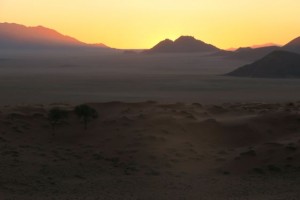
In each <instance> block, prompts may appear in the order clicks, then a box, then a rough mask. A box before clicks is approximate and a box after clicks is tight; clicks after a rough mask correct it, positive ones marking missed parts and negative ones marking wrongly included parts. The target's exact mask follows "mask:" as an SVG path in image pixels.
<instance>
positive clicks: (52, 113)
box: [48, 107, 68, 134]
mask: <svg viewBox="0 0 300 200" xmlns="http://www.w3.org/2000/svg"><path fill="white" fill-rule="evenodd" d="M67 117H68V112H67V111H66V110H62V109H61V108H58V107H55V108H52V109H51V110H49V112H48V120H49V121H50V124H51V126H52V130H53V134H54V133H55V130H56V128H57V126H58V125H60V124H61V123H62V122H63V120H64V119H65V118H67Z"/></svg>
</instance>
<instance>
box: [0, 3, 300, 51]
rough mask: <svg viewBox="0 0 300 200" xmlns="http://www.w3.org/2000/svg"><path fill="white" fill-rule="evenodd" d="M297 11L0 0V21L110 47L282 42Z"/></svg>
mask: <svg viewBox="0 0 300 200" xmlns="http://www.w3.org/2000/svg"><path fill="white" fill-rule="evenodd" d="M299 10H300V1H299V0H0V22H14V23H19V24H24V25H27V26H36V25H43V26H45V27H49V28H52V29H55V30H57V31H59V32H61V33H63V34H66V35H70V36H72V37H75V38H77V39H79V40H81V41H84V42H87V43H100V42H101V43H105V44H107V45H108V46H111V47H116V48H149V47H152V46H153V45H155V44H156V43H157V42H158V41H160V40H162V39H165V38H170V39H175V38H177V37H179V36H180V35H192V36H195V37H196V38H198V39H201V40H203V41H205V42H208V43H212V44H214V45H216V46H218V47H220V48H225V49H226V48H230V47H239V46H252V45H254V44H263V43H268V42H273V43H277V44H285V43H287V42H288V41H289V40H291V39H293V38H295V37H298V36H300V17H299Z"/></svg>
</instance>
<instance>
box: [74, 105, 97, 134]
mask: <svg viewBox="0 0 300 200" xmlns="http://www.w3.org/2000/svg"><path fill="white" fill-rule="evenodd" d="M74 111H75V113H76V115H77V116H78V117H79V119H80V120H81V121H82V122H83V124H84V129H85V130H86V129H87V125H88V123H89V122H90V121H92V120H93V119H96V118H97V117H98V113H97V111H96V110H95V109H94V108H92V107H90V106H88V105H85V104H83V105H79V106H76V107H75V110H74Z"/></svg>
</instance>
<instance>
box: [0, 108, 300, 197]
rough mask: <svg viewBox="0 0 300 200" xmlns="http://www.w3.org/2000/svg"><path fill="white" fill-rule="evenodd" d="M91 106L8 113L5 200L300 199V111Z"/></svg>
mask: <svg viewBox="0 0 300 200" xmlns="http://www.w3.org/2000/svg"><path fill="white" fill-rule="evenodd" d="M55 106H60V107H62V108H64V109H66V110H68V111H69V118H68V119H66V120H65V122H64V123H63V124H62V125H60V126H59V127H58V128H57V129H56V131H55V132H53V131H52V128H51V126H50V124H49V121H48V119H47V111H48V110H49V109H50V108H51V107H55ZM90 106H92V107H93V108H95V109H97V111H98V113H99V117H98V118H97V119H96V120H94V121H92V122H91V123H90V124H89V127H88V129H87V130H86V131H85V130H84V128H83V125H82V124H81V123H80V121H79V119H78V118H77V117H76V116H75V114H74V113H73V111H72V110H73V106H72V105H57V104H52V105H28V106H24V105H22V106H2V107H1V108H0V156H1V157H0V158H1V162H0V199H7V200H9V199H11V200H13V199H20V200H21V199H22V200H26V199H28V200H29V199H30V200H34V199H37V200H43V199H46V200H48V199H49V200H50V199H51V200H52V199H72V200H73V199H86V200H90V199H91V200H92V199H93V200H94V199H101V200H102V199H107V200H110V199H143V200H144V199H146V200H147V199H149V200H150V199H155V200H160V199H175V200H176V199H180V200H183V199H188V200H189V199H197V200H199V199H205V200H206V199H207V200H219V199H223V200H227V199H228V200H234V199H237V200H239V199H241V200H248V199H249V200H250V199H251V200H252V199H255V200H268V199H270V200H271V199H272V200H275V199H276V200H279V199H285V200H288V199H291V200H292V199H299V196H300V191H299V185H300V176H299V175H300V151H299V145H300V132H299V131H300V115H299V110H300V102H294V103H280V104H263V103H247V104H245V103H235V104H220V105H201V104H198V103H194V104H183V103H176V104H161V103H157V102H142V103H121V102H111V103H97V104H90ZM53 133H54V135H53Z"/></svg>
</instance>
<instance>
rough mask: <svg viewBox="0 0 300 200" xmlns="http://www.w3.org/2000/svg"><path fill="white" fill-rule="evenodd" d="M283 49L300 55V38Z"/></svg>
mask: <svg viewBox="0 0 300 200" xmlns="http://www.w3.org/2000/svg"><path fill="white" fill-rule="evenodd" d="M283 49H285V50H288V51H293V52H297V53H300V37H297V38H296V39H293V40H292V41H290V42H289V43H287V44H286V45H284V46H283Z"/></svg>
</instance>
